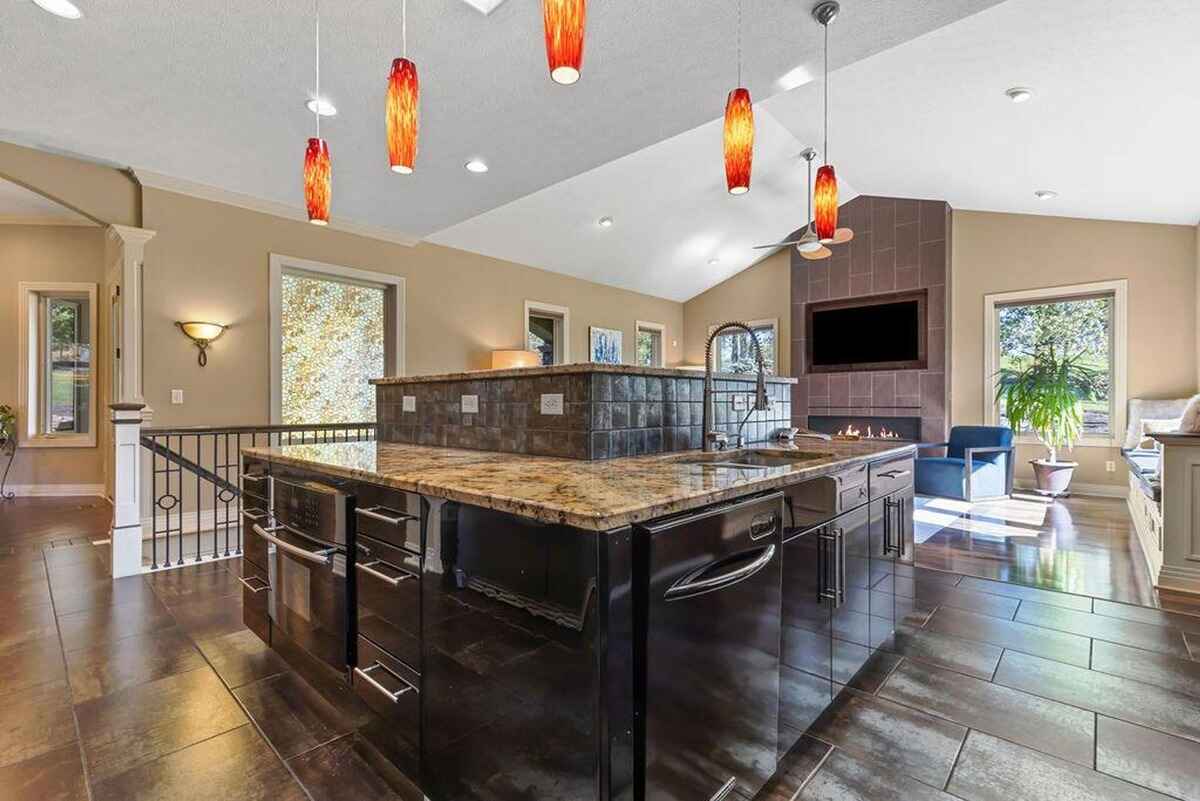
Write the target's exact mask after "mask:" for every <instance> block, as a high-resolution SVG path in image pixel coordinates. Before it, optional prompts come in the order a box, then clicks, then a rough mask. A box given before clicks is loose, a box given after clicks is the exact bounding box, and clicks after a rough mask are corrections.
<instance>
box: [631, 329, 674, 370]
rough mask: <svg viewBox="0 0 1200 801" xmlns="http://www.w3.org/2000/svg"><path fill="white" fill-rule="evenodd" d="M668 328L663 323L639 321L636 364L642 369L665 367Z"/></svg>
mask: <svg viewBox="0 0 1200 801" xmlns="http://www.w3.org/2000/svg"><path fill="white" fill-rule="evenodd" d="M666 330H667V327H666V326H665V325H663V324H662V323H644V322H642V321H641V320H638V321H637V351H636V363H637V364H638V365H640V366H642V367H662V366H663V336H664V335H665V333H666Z"/></svg>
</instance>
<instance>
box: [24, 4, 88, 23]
mask: <svg viewBox="0 0 1200 801" xmlns="http://www.w3.org/2000/svg"><path fill="white" fill-rule="evenodd" d="M33 2H35V3H37V5H38V8H40V9H42V10H43V11H49V12H50V13H51V14H53V15H54V16H56V17H62V18H63V19H79V18H80V17H82V16H83V12H82V11H80V10H79V8H78V7H76V5H75V4H74V3H72V2H71V0H33Z"/></svg>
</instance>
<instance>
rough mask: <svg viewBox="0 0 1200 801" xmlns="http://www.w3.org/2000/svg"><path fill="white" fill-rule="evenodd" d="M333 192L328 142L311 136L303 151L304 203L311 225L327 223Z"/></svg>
mask: <svg viewBox="0 0 1200 801" xmlns="http://www.w3.org/2000/svg"><path fill="white" fill-rule="evenodd" d="M332 194H333V167H332V163H331V162H330V160H329V143H328V142H326V141H325V140H324V139H319V138H317V137H315V136H314V137H311V138H309V140H308V149H307V150H306V151H305V153H304V203H305V205H306V206H307V207H308V221H309V222H310V223H312V224H313V225H328V224H329V201H330V196H331V195H332Z"/></svg>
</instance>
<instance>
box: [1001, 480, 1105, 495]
mask: <svg viewBox="0 0 1200 801" xmlns="http://www.w3.org/2000/svg"><path fill="white" fill-rule="evenodd" d="M1013 484H1014V485H1015V486H1016V488H1017V489H1023V490H1032V489H1033V487H1034V483H1033V481H1031V480H1029V479H1017V480H1016V481H1014V482H1013ZM1071 494H1072V495H1086V496H1088V497H1090V498H1127V497H1129V486H1128V485H1123V484H1084V483H1081V482H1079V481H1072V482H1071Z"/></svg>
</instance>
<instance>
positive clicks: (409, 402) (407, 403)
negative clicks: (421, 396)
mask: <svg viewBox="0 0 1200 801" xmlns="http://www.w3.org/2000/svg"><path fill="white" fill-rule="evenodd" d="M401 402H402V403H403V406H401V407H400V408H401V410H402V411H405V412H415V411H416V410H417V396H416V395H405V396H404V398H403V399H402V401H401Z"/></svg>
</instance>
